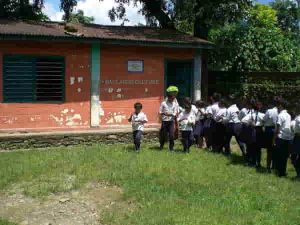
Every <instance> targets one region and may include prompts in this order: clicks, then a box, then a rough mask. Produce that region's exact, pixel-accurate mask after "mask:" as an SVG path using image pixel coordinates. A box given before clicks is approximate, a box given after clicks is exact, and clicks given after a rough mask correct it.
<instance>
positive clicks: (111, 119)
mask: <svg viewBox="0 0 300 225" xmlns="http://www.w3.org/2000/svg"><path fill="white" fill-rule="evenodd" d="M126 118H127V117H126V115H125V114H123V113H121V112H117V113H116V112H115V113H109V114H108V118H107V120H106V123H107V124H114V123H122V122H123V120H126Z"/></svg>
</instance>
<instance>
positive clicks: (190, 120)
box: [178, 104, 196, 153]
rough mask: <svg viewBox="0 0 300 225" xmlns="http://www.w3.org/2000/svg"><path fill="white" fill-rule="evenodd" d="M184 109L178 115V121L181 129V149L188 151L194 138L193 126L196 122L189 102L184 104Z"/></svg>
mask: <svg viewBox="0 0 300 225" xmlns="http://www.w3.org/2000/svg"><path fill="white" fill-rule="evenodd" d="M184 109H185V110H184V111H183V112H181V113H180V114H179V116H178V123H179V129H180V131H181V138H182V140H181V141H182V145H183V151H184V152H185V153H189V152H190V147H191V146H192V144H193V140H194V135H193V127H194V125H195V122H196V117H195V114H194V113H193V112H192V106H191V104H186V105H185V106H184Z"/></svg>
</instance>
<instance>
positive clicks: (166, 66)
mask: <svg viewBox="0 0 300 225" xmlns="http://www.w3.org/2000/svg"><path fill="white" fill-rule="evenodd" d="M174 62H175V63H176V62H181V63H190V64H191V89H190V96H191V99H193V98H194V94H193V93H194V82H193V81H194V59H193V58H192V59H184V60H181V59H172V58H166V59H165V60H164V67H165V71H164V96H165V93H166V89H167V88H168V87H167V83H168V79H167V74H168V63H174ZM179 91H180V90H179Z"/></svg>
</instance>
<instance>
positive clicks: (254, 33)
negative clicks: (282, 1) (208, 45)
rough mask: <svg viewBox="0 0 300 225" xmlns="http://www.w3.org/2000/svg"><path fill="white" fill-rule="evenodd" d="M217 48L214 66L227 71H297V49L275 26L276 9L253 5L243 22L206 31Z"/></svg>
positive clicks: (299, 50)
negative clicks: (209, 31)
mask: <svg viewBox="0 0 300 225" xmlns="http://www.w3.org/2000/svg"><path fill="white" fill-rule="evenodd" d="M210 39H211V41H213V42H215V44H216V46H218V47H219V48H218V49H216V51H214V52H212V57H211V62H212V66H213V67H214V69H217V70H218V69H221V70H229V71H300V66H299V65H300V49H299V48H298V46H297V45H296V43H295V41H294V40H292V39H289V38H288V37H287V36H285V35H284V33H283V32H282V30H281V29H280V28H279V27H278V22H277V17H276V11H275V10H274V9H272V8H271V7H269V6H265V5H259V4H258V5H256V6H255V7H253V8H252V9H251V10H250V12H249V17H248V19H247V20H246V21H245V20H243V21H240V22H239V23H235V24H227V25H226V26H225V27H224V28H222V29H215V30H213V31H212V32H211V33H210Z"/></svg>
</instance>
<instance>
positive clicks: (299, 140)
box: [292, 135, 300, 177]
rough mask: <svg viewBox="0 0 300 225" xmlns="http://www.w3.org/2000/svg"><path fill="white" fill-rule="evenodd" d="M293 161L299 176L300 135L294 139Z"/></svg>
mask: <svg viewBox="0 0 300 225" xmlns="http://www.w3.org/2000/svg"><path fill="white" fill-rule="evenodd" d="M292 163H293V165H294V168H295V170H296V172H297V176H298V177H300V135H296V136H295V138H294V141H293V155H292Z"/></svg>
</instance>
